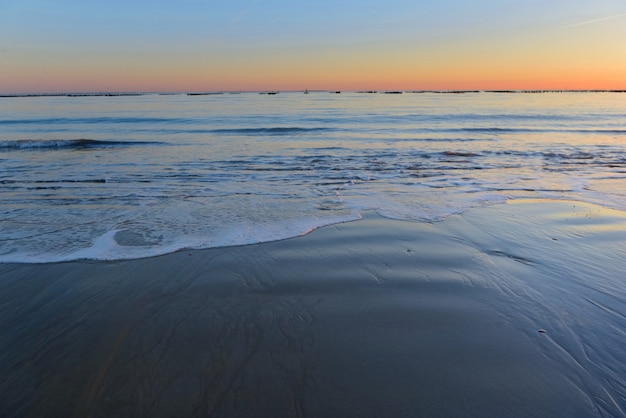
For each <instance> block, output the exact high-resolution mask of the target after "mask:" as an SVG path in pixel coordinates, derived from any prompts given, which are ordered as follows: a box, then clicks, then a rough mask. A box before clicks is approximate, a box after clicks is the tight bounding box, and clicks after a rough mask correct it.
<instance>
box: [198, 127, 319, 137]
mask: <svg viewBox="0 0 626 418" xmlns="http://www.w3.org/2000/svg"><path fill="white" fill-rule="evenodd" d="M329 129H330V128H299V127H273V128H227V129H213V130H211V131H210V132H212V133H216V134H231V135H289V134H302V133H309V132H322V131H328V130H329Z"/></svg>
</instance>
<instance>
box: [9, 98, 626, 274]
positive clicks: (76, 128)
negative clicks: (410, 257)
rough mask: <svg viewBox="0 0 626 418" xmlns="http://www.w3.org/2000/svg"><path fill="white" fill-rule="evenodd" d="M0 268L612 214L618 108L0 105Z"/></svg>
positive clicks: (126, 101)
mask: <svg viewBox="0 0 626 418" xmlns="http://www.w3.org/2000/svg"><path fill="white" fill-rule="evenodd" d="M0 193H1V196H2V198H1V199H0V262H27V263H31V262H47V261H60V260H74V259H83V258H89V259H121V258H138V257H145V256H153V255H157V254H163V253H168V252H172V251H175V250H177V249H181V248H208V247H217V246H227V245H238V244H249V243H256V242H263V241H269V240H275V239H281V238H287V237H292V236H297V235H301V234H304V233H306V232H307V231H310V230H311V229H313V228H316V227H319V226H322V225H327V224H331V223H336V222H342V221H347V220H352V219H358V218H359V216H360V213H362V212H363V211H368V210H374V211H377V212H378V213H380V214H381V215H384V216H387V217H391V218H398V219H415V220H425V221H438V220H441V219H443V218H444V217H446V216H447V215H450V214H453V213H459V212H462V211H464V210H467V209H468V208H472V207H476V206H482V205H490V204H494V203H498V202H503V201H505V200H506V199H516V198H538V197H539V198H542V197H545V198H556V199H577V200H582V201H587V202H592V203H597V204H601V205H604V206H607V207H611V208H616V209H626V94H621V93H542V94H521V93H520V94H503V93H486V92H482V93H465V94H437V93H404V94H364V93H342V94H329V93H311V94H308V95H304V94H302V93H280V94H277V95H260V94H256V93H242V94H223V95H203V96H188V95H185V94H179V95H159V94H149V95H141V96H121V97H105V96H97V97H12V98H0Z"/></svg>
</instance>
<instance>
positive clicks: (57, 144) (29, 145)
mask: <svg viewBox="0 0 626 418" xmlns="http://www.w3.org/2000/svg"><path fill="white" fill-rule="evenodd" d="M162 144H164V143H163V142H155V141H101V140H96V139H19V140H15V141H0V150H3V151H11V150H46V149H51V150H54V149H91V148H118V147H131V146H137V145H162Z"/></svg>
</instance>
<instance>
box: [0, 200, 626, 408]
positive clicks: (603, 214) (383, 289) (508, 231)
mask: <svg viewBox="0 0 626 418" xmlns="http://www.w3.org/2000/svg"><path fill="white" fill-rule="evenodd" d="M625 271H626V213H624V212H619V211H611V210H607V209H603V208H601V207H598V206H594V205H590V204H583V203H579V202H570V201H520V202H511V203H508V204H504V205H499V206H494V207H490V208H482V209H475V210H472V211H469V212H467V213H465V214H463V215H458V216H452V217H449V218H448V219H446V220H445V221H443V222H440V223H437V224H426V223H419V222H403V221H395V220H389V219H384V218H381V217H379V216H377V215H374V214H367V215H366V216H365V217H364V219H363V220H360V221H355V222H350V223H345V224H340V225H335V226H330V227H326V228H321V229H318V230H316V231H313V232H312V233H310V234H309V235H307V236H304V237H298V238H294V239H289V240H284V241H279V242H273V243H266V244H257V245H250V246H242V247H233V248H220V249H211V250H198V251H182V252H178V253H175V254H170V255H166V256H162V257H155V258H150V259H142V260H132V261H115V262H93V261H81V262H71V263H58V264H45V265H18V264H1V265H0V337H1V338H0V376H2V379H0V416H2V417H46V416H64V417H71V416H76V417H85V416H92V417H110V416H117V417H127V416H128V417H131V416H132V417H137V416H150V417H172V416H177V417H191V416H198V417H202V416H212V417H278V416H296V417H297V416H306V417H346V416H359V417H416V416H441V417H451V416H459V417H460V416H480V417H502V416H508V417H510V416H520V417H529V416H541V417H543V416H545V417H548V416H549V417H555V416H563V417H578V416H580V417H590V416H622V415H624V413H625V411H626V381H625V376H626V350H625V349H624V341H626V280H625V279H624V277H626V276H625V274H624V272H625Z"/></svg>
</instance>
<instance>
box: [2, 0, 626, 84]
mask: <svg viewBox="0 0 626 418" xmlns="http://www.w3.org/2000/svg"><path fill="white" fill-rule="evenodd" d="M304 89H309V90H315V89H322V90H455V89H465V90H472V89H626V1H624V0H593V1H590V0H483V1H481V0H474V1H469V0H437V1H430V0H428V1H425V0H424V1H422V0H385V1H382V0H379V1H373V0H358V1H357V0H333V1H330V0H315V1H308V0H176V1H172V0H169V1H165V0H150V1H145V0H107V1H102V0H0V94H19V93H55V92H104V91H106V92H113V91H136V92H139V91H140V92H156V91H159V92H166V91H181V92H183V91H187V92H189V91H248V90H251V91H262V90H280V91H286V90H304Z"/></svg>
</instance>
